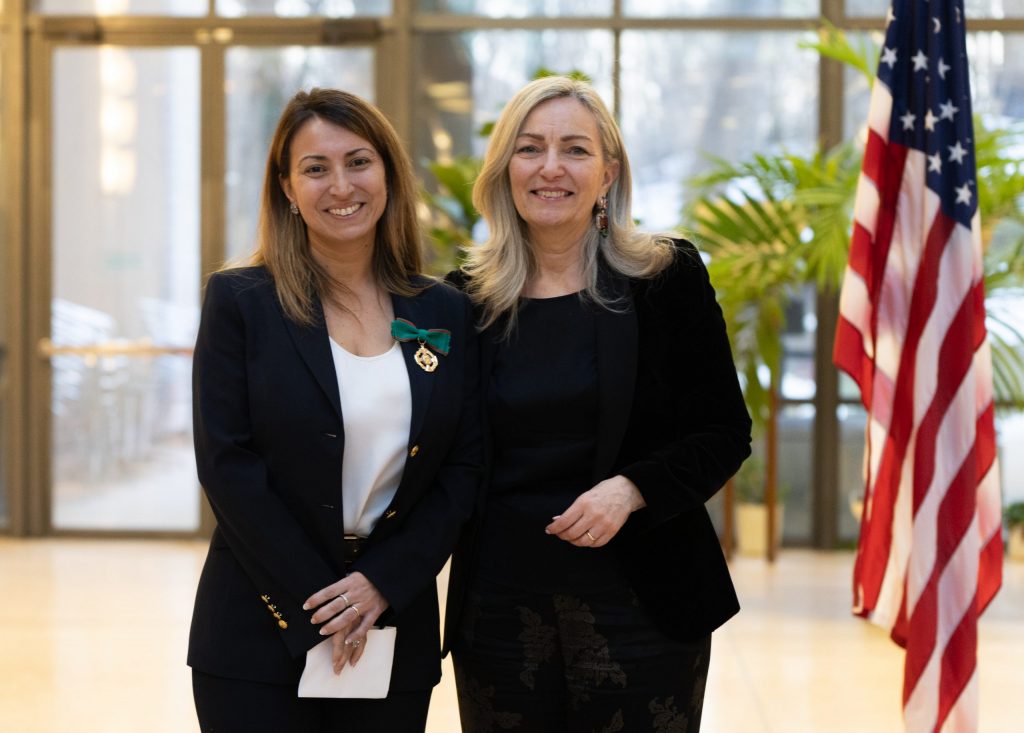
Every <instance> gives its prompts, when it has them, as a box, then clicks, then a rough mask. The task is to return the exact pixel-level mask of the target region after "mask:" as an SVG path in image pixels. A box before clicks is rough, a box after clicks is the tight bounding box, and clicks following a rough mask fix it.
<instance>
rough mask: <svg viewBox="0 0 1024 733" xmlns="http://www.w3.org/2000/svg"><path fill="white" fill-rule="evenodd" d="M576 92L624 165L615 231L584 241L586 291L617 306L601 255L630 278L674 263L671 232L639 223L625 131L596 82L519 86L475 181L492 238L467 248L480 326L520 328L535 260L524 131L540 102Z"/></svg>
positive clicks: (614, 192)
mask: <svg viewBox="0 0 1024 733" xmlns="http://www.w3.org/2000/svg"><path fill="white" fill-rule="evenodd" d="M562 97H569V98H571V99H575V100H576V101H578V102H579V103H580V104H582V105H583V107H584V108H586V109H587V110H588V111H589V112H590V113H591V114H592V115H593V116H594V120H595V121H596V122H597V129H598V133H599V136H600V143H601V152H602V154H603V155H604V159H605V162H606V163H607V164H612V163H618V168H619V170H618V176H616V178H615V180H614V181H613V182H612V185H611V188H609V189H608V236H607V237H602V236H600V235H599V234H598V232H597V229H596V228H594V227H591V228H590V230H589V232H588V233H587V236H586V239H585V240H584V243H583V276H584V283H585V285H584V296H585V297H587V298H589V299H590V300H592V301H593V302H595V303H598V304H600V305H602V306H604V307H606V308H612V309H614V308H615V306H616V303H615V302H614V301H613V300H611V299H609V297H608V295H607V294H604V293H601V292H600V290H599V289H598V270H599V267H600V263H601V260H603V261H604V262H605V263H606V264H607V266H608V267H610V268H611V269H612V270H613V271H615V272H618V273H620V274H622V275H626V276H627V277H653V276H654V275H656V274H657V273H659V272H661V271H662V270H663V269H664V268H665V267H666V266H667V265H668V264H669V262H671V260H672V257H673V251H674V250H673V247H672V243H671V241H670V238H669V236H668V235H656V234H648V233H645V232H641V231H639V230H638V229H637V228H636V226H635V225H634V222H633V214H632V196H633V178H632V175H631V173H630V168H629V158H628V156H627V155H626V149H625V147H624V146H623V142H622V133H621V132H620V131H619V126H618V124H616V122H615V119H614V118H613V117H612V115H611V113H610V112H609V111H608V108H607V107H606V106H605V104H604V102H603V101H602V100H601V98H600V97H599V96H598V95H597V92H595V91H594V89H593V87H591V86H590V85H589V84H587V83H586V82H583V81H579V80H576V79H573V78H571V77H567V76H549V77H544V78H541V79H537V80H535V81H532V82H530V83H529V84H527V85H526V86H525V87H523V88H522V89H520V90H519V91H518V92H517V93H516V94H515V95H514V96H513V97H512V99H511V100H509V102H508V104H506V105H505V108H504V109H503V110H502V112H501V115H500V116H499V117H498V121H497V122H496V123H495V125H494V131H493V132H492V134H491V140H490V143H489V144H488V146H487V153H486V155H485V156H484V162H483V166H482V167H481V170H480V175H479V176H478V177H477V180H476V183H475V184H474V186H473V204H474V205H475V206H476V208H477V210H478V211H479V212H480V213H481V215H482V216H483V217H484V220H485V221H486V222H487V228H488V232H489V234H488V239H487V241H485V242H483V243H482V244H479V245H475V246H470V247H468V248H467V249H466V262H465V264H464V265H463V271H464V272H465V273H466V274H467V275H469V276H470V278H469V282H468V285H467V290H468V292H469V294H470V296H471V297H472V298H473V300H474V301H475V302H477V303H478V304H480V305H481V306H482V309H483V318H482V320H481V324H480V325H481V327H483V328H486V327H487V326H489V325H491V324H493V323H494V322H495V321H498V320H500V319H503V318H504V319H506V321H505V324H506V327H505V332H506V334H507V333H510V332H511V331H512V329H513V328H514V326H515V317H516V310H517V308H518V307H519V300H520V298H521V297H522V293H523V290H524V289H525V287H526V284H527V282H528V280H529V278H530V276H531V275H533V274H534V272H535V268H536V261H535V259H534V256H533V252H532V250H531V248H530V244H529V241H528V240H527V237H526V225H525V222H524V221H523V219H522V217H521V216H519V213H518V211H516V207H515V202H514V200H513V197H512V186H511V182H510V180H509V175H508V166H509V161H511V159H512V155H513V153H514V152H515V142H516V138H517V136H518V135H519V131H520V129H521V128H522V126H523V123H524V122H525V121H526V118H527V117H528V116H529V114H530V112H532V111H533V109H534V108H535V107H537V105H539V104H541V103H542V102H546V101H548V100H550V99H558V98H562Z"/></svg>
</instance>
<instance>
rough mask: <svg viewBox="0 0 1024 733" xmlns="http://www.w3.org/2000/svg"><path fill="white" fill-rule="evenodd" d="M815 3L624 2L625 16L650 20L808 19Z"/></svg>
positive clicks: (790, 0)
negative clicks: (673, 18) (679, 18)
mask: <svg viewBox="0 0 1024 733" xmlns="http://www.w3.org/2000/svg"><path fill="white" fill-rule="evenodd" d="M818 1H819V0H624V2H623V4H622V9H623V13H625V14H626V15H634V16H640V17H644V18H653V17H658V16H670V17H692V16H696V17H703V16H715V17H726V16H733V15H738V16H748V17H749V16H756V17H776V16H785V17H792V16H798V17H802V16H812V15H817V14H818Z"/></svg>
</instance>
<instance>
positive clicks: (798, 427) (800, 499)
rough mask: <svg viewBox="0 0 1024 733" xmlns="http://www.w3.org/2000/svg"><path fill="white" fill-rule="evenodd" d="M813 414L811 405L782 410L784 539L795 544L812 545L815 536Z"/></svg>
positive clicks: (780, 474)
mask: <svg viewBox="0 0 1024 733" xmlns="http://www.w3.org/2000/svg"><path fill="white" fill-rule="evenodd" d="M814 412H815V410H814V407H813V406H812V405H788V406H786V407H783V408H782V409H781V410H780V411H779V433H778V435H779V446H778V450H779V453H778V463H779V465H778V490H779V496H780V497H782V498H783V502H784V505H785V507H786V510H785V512H786V513H785V522H784V523H783V526H782V539H783V541H784V542H789V543H794V544H810V542H811V538H812V536H813V533H812V529H811V528H812V526H813V524H812V522H813V520H814V491H813V488H814V487H813V486H812V482H811V477H812V476H813V474H814V471H813V450H814Z"/></svg>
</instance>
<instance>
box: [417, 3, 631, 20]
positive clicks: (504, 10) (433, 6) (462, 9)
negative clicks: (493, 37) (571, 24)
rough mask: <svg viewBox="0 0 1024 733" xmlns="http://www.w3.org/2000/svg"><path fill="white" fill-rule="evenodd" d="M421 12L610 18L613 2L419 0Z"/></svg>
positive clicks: (497, 15)
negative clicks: (608, 16) (607, 16)
mask: <svg viewBox="0 0 1024 733" xmlns="http://www.w3.org/2000/svg"><path fill="white" fill-rule="evenodd" d="M419 9H420V11H421V12H424V13H458V14H462V15H484V16H487V17H489V18H528V17H531V16H543V17H548V18H554V17H558V16H580V15H582V16H589V17H602V16H606V15H611V12H612V0H419Z"/></svg>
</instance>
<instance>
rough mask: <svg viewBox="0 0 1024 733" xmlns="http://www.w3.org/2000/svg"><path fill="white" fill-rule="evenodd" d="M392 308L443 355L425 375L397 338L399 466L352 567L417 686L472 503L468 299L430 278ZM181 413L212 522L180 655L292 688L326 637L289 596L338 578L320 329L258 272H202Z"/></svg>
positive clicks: (334, 442)
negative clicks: (189, 407)
mask: <svg viewBox="0 0 1024 733" xmlns="http://www.w3.org/2000/svg"><path fill="white" fill-rule="evenodd" d="M420 284H425V283H420ZM392 304H393V307H394V312H395V316H396V317H398V318H405V319H406V320H409V321H411V322H412V323H414V324H416V325H417V326H419V327H420V328H446V329H448V330H450V331H451V333H452V341H451V349H450V351H449V353H448V355H447V356H439V357H438V358H439V360H440V364H439V365H438V368H437V370H436V371H434V372H432V373H427V372H425V371H423V370H422V369H421V368H420V367H419V366H417V365H416V364H415V363H414V362H413V354H414V353H415V351H416V349H417V348H418V344H417V343H415V342H405V343H403V344H402V352H403V355H404V357H405V363H406V367H407V369H408V374H409V382H410V387H411V391H412V421H411V425H410V433H409V442H408V448H409V450H408V453H407V457H406V464H405V470H404V473H403V474H402V479H401V483H400V485H399V487H398V490H397V493H396V494H395V497H394V499H393V501H392V502H391V504H390V506H389V507H388V509H387V511H386V512H385V514H384V516H383V517H382V518H381V519H380V520H379V521H378V522H377V525H376V527H375V528H374V530H373V532H372V533H371V535H370V538H369V541H368V545H367V549H366V550H365V552H364V554H363V555H362V556H361V557H360V558H359V559H358V560H357V561H356V562H355V563H354V565H353V568H352V569H353V570H358V571H360V572H362V573H363V574H365V575H366V577H367V578H368V579H369V580H370V581H371V582H373V584H374V585H375V586H376V587H377V588H378V589H379V590H380V592H381V593H382V594H383V595H384V597H385V598H386V599H387V601H388V603H389V604H390V608H389V610H388V611H386V612H385V615H384V616H382V617H381V622H386V623H388V624H389V625H394V626H397V627H398V637H397V645H396V650H395V665H394V668H393V673H392V682H391V689H393V690H414V689H420V690H422V689H429V688H430V687H431V686H432V685H434V684H435V683H436V682H437V681H438V680H439V679H440V672H441V669H440V655H439V649H440V639H439V633H438V628H439V617H438V602H437V600H438V599H437V590H436V584H435V578H436V576H437V573H438V571H439V570H440V569H441V568H442V567H443V566H444V563H445V561H446V560H447V559H448V556H449V554H450V553H451V551H452V548H453V546H454V544H455V539H456V538H457V537H458V535H459V530H460V527H461V525H462V524H463V523H464V522H465V521H466V520H467V519H468V518H469V517H470V516H471V514H472V510H473V506H474V504H475V503H476V501H477V498H478V497H477V495H478V491H479V486H480V463H481V446H480V443H481V441H480V423H479V407H478V400H477V388H478V382H479V378H478V375H479V349H478V346H477V344H478V338H477V336H476V333H475V329H474V327H473V322H472V311H471V309H470V306H469V301H468V299H467V298H466V297H465V296H464V295H462V294H461V293H459V292H458V291H456V290H455V289H454V288H451V287H449V286H448V285H446V284H443V283H438V284H433V285H431V286H429V287H427V288H426V289H424V290H423V291H422V293H420V294H419V295H417V296H415V297H411V298H404V297H398V296H393V297H392ZM320 323H321V324H322V323H323V319H322V317H321V318H320ZM193 406H194V415H193V421H194V429H195V449H196V463H197V467H198V473H199V480H200V482H201V483H202V485H203V488H204V490H205V492H206V496H207V498H208V499H209V501H210V504H211V506H212V507H213V511H214V514H215V515H216V517H217V528H216V530H215V531H214V534H213V538H212V540H211V542H210V550H209V554H208V555H207V559H206V564H205V565H204V567H203V571H202V576H201V578H200V581H199V588H198V591H197V594H196V600H195V609H194V612H193V616H192V629H191V634H190V637H189V650H188V663H189V664H190V665H191V666H192V667H194V668H195V669H198V670H201V671H203V672H207V673H210V674H214V675H218V676H222V677H229V678H236V679H248V680H256V681H265V682H295V681H297V680H298V676H299V674H300V673H301V671H302V668H303V663H304V661H305V653H306V650H308V649H309V648H310V647H312V646H314V645H316V644H317V643H319V642H320V641H322V640H323V637H321V636H320V635H319V634H318V633H317V627H315V626H313V625H312V624H311V623H310V616H311V615H312V612H307V611H303V610H302V603H303V601H304V600H305V599H306V598H308V597H309V596H310V595H312V594H313V593H314V592H316V591H318V590H320V589H321V588H323V587H325V586H327V585H329V584H331V583H333V582H335V581H337V580H338V579H339V578H341V577H342V575H343V574H344V562H343V555H342V537H343V535H344V528H343V523H342V522H343V518H342V517H343V514H342V494H343V492H344V490H345V487H344V486H342V484H341V464H342V457H343V455H344V451H345V433H344V429H343V422H342V413H341V404H340V398H339V394H338V381H337V374H336V372H335V369H334V361H333V358H332V355H331V348H330V342H329V340H328V335H327V330H326V328H325V327H324V326H323V325H319V326H316V327H311V328H305V327H301V326H298V325H296V324H295V323H294V322H292V321H291V320H289V319H288V318H286V317H285V315H284V312H283V311H282V309H281V305H280V303H279V301H278V299H277V296H276V294H275V291H274V284H273V281H272V280H271V279H270V277H269V275H268V274H267V272H266V271H265V270H264V269H262V268H245V269H239V270H232V271H227V272H223V273H217V274H215V275H213V276H212V277H211V278H210V281H209V283H208V285H207V287H206V295H205V299H204V303H203V311H202V321H201V323H200V327H199V336H198V340H197V342H196V350H195V357H194V363H193ZM386 407H387V406H386V405H385V406H382V408H383V409H386Z"/></svg>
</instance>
